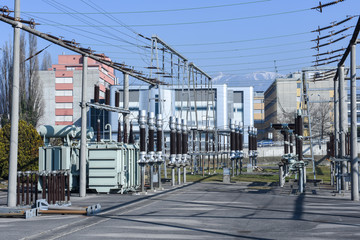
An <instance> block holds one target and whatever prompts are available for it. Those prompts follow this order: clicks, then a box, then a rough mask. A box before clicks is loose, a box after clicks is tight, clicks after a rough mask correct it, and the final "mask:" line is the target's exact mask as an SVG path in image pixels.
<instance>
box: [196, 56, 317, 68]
mask: <svg viewBox="0 0 360 240" xmlns="http://www.w3.org/2000/svg"><path fill="white" fill-rule="evenodd" d="M304 58H305V59H306V58H312V56H301V57H293V58H286V59H276V61H289V60H296V59H304ZM269 62H274V60H266V61H256V62H242V63H227V64H212V65H202V67H219V66H236V65H249V64H256V63H269Z"/></svg>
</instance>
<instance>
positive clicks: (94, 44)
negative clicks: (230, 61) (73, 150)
mask: <svg viewBox="0 0 360 240" xmlns="http://www.w3.org/2000/svg"><path fill="white" fill-rule="evenodd" d="M301 43H311V42H310V41H309V40H306V41H298V42H290V43H284V44H275V45H265V46H256V47H247V48H232V49H219V50H205V51H184V52H182V53H184V54H207V53H211V54H212V53H216V52H237V51H246V50H254V49H264V48H273V47H282V46H291V45H297V44H301ZM84 44H87V45H92V46H107V45H105V44H98V43H84ZM224 44H226V43H224ZM173 46H175V45H173ZM113 53H120V54H123V53H124V52H113Z"/></svg>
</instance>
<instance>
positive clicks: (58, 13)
mask: <svg viewBox="0 0 360 240" xmlns="http://www.w3.org/2000/svg"><path fill="white" fill-rule="evenodd" d="M270 1H271V0H257V1H248V2H240V3H231V4H222V5H213V6H202V7H190V8H177V9H159V10H143V11H123V12H106V14H109V15H119V14H142V13H163V12H180V11H193V10H203V9H212V8H223V7H233V6H240V5H246V4H253V3H262V2H270ZM25 13H32V14H55V15H60V14H63V13H62V12H25ZM70 14H74V15H76V14H87V15H99V14H101V13H99V12H80V13H79V12H71V13H70Z"/></svg>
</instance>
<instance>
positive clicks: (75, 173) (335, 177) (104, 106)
mask: <svg viewBox="0 0 360 240" xmlns="http://www.w3.org/2000/svg"><path fill="white" fill-rule="evenodd" d="M19 2H20V0H15V9H14V11H12V10H9V8H8V7H6V6H3V7H2V8H0V13H2V14H1V15H0V21H1V22H2V23H3V24H7V25H9V27H10V26H11V27H13V28H14V46H13V53H14V59H13V69H12V70H13V83H12V88H13V94H12V112H11V135H10V138H11V141H10V149H9V153H10V154H9V177H8V190H7V207H6V208H4V209H0V216H2V217H22V218H32V217H35V216H38V215H46V214H59V215H64V214H75V215H88V216H90V215H94V214H99V213H100V211H101V210H102V206H101V205H100V204H98V203H96V204H93V203H94V202H92V201H93V199H96V198H98V197H99V196H100V197H103V198H104V199H111V201H113V199H115V198H116V197H119V198H120V197H124V196H126V197H128V196H129V199H130V198H131V197H133V198H131V200H128V201H129V202H128V203H121V204H123V205H121V204H119V205H117V206H115V207H114V206H110V205H109V206H107V207H108V208H107V210H106V211H109V212H111V211H113V209H112V208H114V209H120V208H124V209H125V208H127V207H128V206H138V205H141V204H142V203H141V201H144V202H145V201H148V202H150V200H151V201H153V200H154V199H155V200H156V199H162V201H164V202H165V201H167V200H166V197H164V196H168V195H169V194H170V193H172V191H174V192H175V191H178V192H179V193H180V192H182V191H183V192H186V187H189V188H196V186H195V185H196V183H197V182H196V181H194V182H193V181H189V178H191V177H193V176H199V177H201V180H198V182H200V184H203V185H202V186H203V187H204V188H205V189H206V191H207V192H212V190H213V189H212V188H211V187H208V185H206V183H203V182H201V181H203V180H205V179H206V178H207V177H211V176H214V175H221V180H218V181H217V182H216V184H217V185H216V191H217V192H216V194H218V196H217V197H219V196H220V195H222V194H228V192H227V190H225V189H228V188H231V191H234V192H236V191H237V193H240V194H243V193H249V192H250V193H255V190H254V189H256V190H257V192H256V194H258V195H257V196H260V193H270V192H271V194H273V195H276V196H277V197H279V198H278V199H277V201H278V202H280V203H281V204H282V202H281V197H282V196H283V195H285V194H284V192H286V191H289V192H290V194H291V196H295V197H298V199H297V200H296V204H297V203H299V202H300V203H301V204H302V203H303V202H304V201H303V199H304V197H305V196H306V194H309V193H311V194H314V195H316V191H317V190H318V189H320V188H318V186H319V185H320V184H322V180H321V179H319V178H318V176H317V175H318V172H319V170H318V169H317V166H318V162H317V159H316V157H315V155H316V153H315V148H320V150H321V146H322V143H323V142H321V141H322V140H323V138H322V137H321V141H319V142H316V140H315V133H314V132H313V126H312V125H314V124H316V122H314V120H313V119H312V118H314V111H313V110H312V109H311V106H312V105H311V104H312V101H313V97H311V96H313V95H314V94H315V92H316V91H318V89H317V90H314V88H313V89H311V88H310V87H309V86H310V85H311V84H314V83H315V82H321V81H325V80H327V81H328V80H329V79H330V80H331V81H332V83H333V86H332V88H331V91H332V93H333V95H332V96H331V98H330V100H329V101H327V100H326V104H327V105H329V106H331V108H332V110H331V120H329V122H331V127H330V126H328V125H326V126H328V128H329V129H330V130H329V131H330V132H331V134H330V135H329V136H328V138H326V140H327V142H326V143H325V142H324V143H325V144H326V156H324V158H323V159H326V161H327V162H328V164H329V167H330V181H331V183H330V188H329V189H327V190H329V191H328V192H331V194H333V196H335V195H336V196H344V194H346V193H349V194H351V200H353V201H354V202H357V201H359V181H360V180H359V166H358V161H359V158H358V136H357V134H358V133H357V118H358V117H357V115H356V108H357V104H356V101H357V98H356V96H357V90H356V89H357V88H356V80H357V79H359V78H358V77H356V70H357V69H358V68H359V67H358V66H356V46H357V44H358V43H359V39H358V34H359V31H360V17H359V16H347V18H346V19H344V20H342V21H339V22H333V23H331V25H329V26H327V27H322V28H321V27H320V26H319V27H318V28H317V29H316V30H314V31H313V32H314V33H318V34H319V36H318V37H317V39H314V40H312V42H315V43H316V46H315V47H313V49H315V50H316V51H317V54H316V55H313V56H315V57H316V61H314V64H315V65H313V66H312V67H311V68H304V69H303V70H302V71H301V72H298V73H296V74H294V76H295V77H292V78H294V79H295V81H294V85H296V88H294V89H295V90H294V91H293V92H291V91H290V90H289V95H296V97H294V99H295V98H296V101H297V102H295V105H296V112H294V113H295V114H292V115H291V116H287V117H288V119H285V117H284V118H280V117H279V118H273V119H275V120H274V121H273V122H271V123H270V124H269V126H267V127H266V128H265V127H264V128H262V129H258V128H257V127H256V126H255V124H254V119H253V115H254V112H253V111H252V110H253V108H254V102H253V98H254V96H253V93H252V92H251V91H252V89H251V91H250V90H249V93H244V92H241V94H240V93H239V91H238V92H237V90H236V89H235V87H234V89H231V87H229V88H227V87H224V86H222V85H218V86H215V83H214V79H213V78H212V77H211V74H209V73H208V72H207V71H205V70H204V69H203V68H201V67H199V66H200V65H197V63H195V62H194V61H192V60H191V59H190V58H188V57H186V56H185V55H184V54H183V53H181V52H180V51H178V50H176V49H175V48H174V47H173V46H172V45H171V44H169V43H168V42H166V41H165V40H164V39H162V38H161V37H160V36H158V35H155V34H154V35H152V36H151V37H146V36H144V35H142V34H137V36H136V37H137V38H140V39H141V40H144V41H146V42H148V43H149V45H148V46H147V47H146V48H148V49H147V50H149V51H150V56H149V59H146V61H147V63H148V65H147V66H146V68H145V70H144V71H143V70H139V69H137V68H136V67H132V66H128V65H126V64H125V63H120V62H115V61H112V60H110V58H109V57H107V56H106V53H101V54H100V53H96V51H95V50H94V49H93V48H92V46H90V47H86V46H83V45H81V44H80V43H77V42H76V41H75V40H74V39H73V40H69V39H64V38H63V37H60V32H59V33H58V34H49V33H45V32H41V31H38V30H37V29H36V26H37V25H39V24H41V22H40V21H39V23H38V22H37V20H36V19H31V20H23V19H21V18H20V9H19V7H20V6H19V5H20V3H19ZM340 2H342V1H334V2H330V3H328V4H322V3H321V2H320V3H319V6H317V7H314V8H312V10H318V11H319V12H322V11H323V8H325V7H328V6H332V5H336V4H337V3H340ZM13 13H14V14H13ZM12 15H13V16H12ZM355 17H357V18H358V20H357V23H356V26H354V31H353V33H352V34H348V35H342V37H339V38H336V39H335V40H334V39H331V40H329V41H328V42H326V43H323V41H324V39H326V40H327V38H329V37H333V36H336V35H338V34H342V33H343V32H345V31H347V30H349V29H351V28H352V27H345V28H344V29H342V30H339V31H335V30H333V31H331V34H329V35H324V34H323V35H322V36H320V34H321V33H322V32H323V31H325V30H328V29H333V28H334V27H337V26H340V25H342V24H344V23H347V22H348V21H350V20H351V19H353V18H355ZM20 30H21V31H24V32H27V33H29V34H31V35H32V36H35V37H36V38H39V39H43V40H45V41H47V42H50V43H51V44H54V45H56V46H60V47H62V48H64V49H66V50H69V51H71V52H74V53H75V54H77V55H78V56H77V58H75V57H74V58H73V59H75V60H74V61H77V65H76V67H73V70H75V68H76V70H77V71H78V73H80V70H81V77H80V78H81V84H77V85H76V84H73V82H71V83H69V82H66V81H67V80H66V78H67V77H69V76H70V75H71V74H70V75H69V76H68V75H66V74H68V73H66V74H63V76H62V78H64V82H61V83H57V84H63V85H62V86H66V84H69V85H71V87H73V85H74V86H75V85H76V87H77V88H78V90H79V91H80V93H79V94H78V95H81V97H80V102H75V100H74V106H73V105H71V107H72V109H74V108H75V107H77V108H79V109H80V111H81V112H80V114H79V115H80V116H79V118H78V119H77V122H76V124H75V121H74V123H73V122H71V121H70V120H65V118H64V119H63V120H61V121H60V120H59V121H54V124H51V123H49V124H47V123H45V124H43V125H40V126H38V127H37V132H38V134H39V135H40V136H41V139H42V141H43V146H41V147H39V149H38V152H39V157H38V169H37V170H35V171H34V170H32V171H30V170H29V171H18V169H17V165H18V162H17V161H18V152H17V151H18V150H17V149H18V142H19V139H18V137H17V136H18V131H19V129H18V120H19V113H18V110H19V73H18V72H19V64H20V60H19V58H18V57H17V55H19V45H18V44H16V43H18V42H19V34H20ZM348 36H349V37H350V36H351V39H350V42H349V43H348V46H347V47H346V48H342V49H339V50H331V51H327V52H322V53H320V49H322V48H323V47H325V46H328V45H331V44H333V43H335V42H338V41H341V40H343V39H345V38H346V37H348ZM175 46H176V45H175ZM340 52H344V53H343V54H340ZM39 53H41V51H40V52H39ZM335 53H339V55H337V56H328V55H329V54H330V55H331V54H335ZM37 54H38V53H37ZM321 56H325V58H324V59H320V57H321ZM64 58H65V57H64ZM334 58H337V59H336V61H335V60H334ZM89 60H90V61H91V63H90V64H89V63H88V61H89ZM95 63H96V64H100V65H101V66H106V67H107V68H109V69H112V70H114V71H118V73H120V74H121V77H122V84H119V82H120V81H115V77H113V78H114V79H113V84H109V83H107V82H106V83H105V82H104V80H102V79H101V78H100V77H99V78H98V76H97V75H95V74H94V73H97V72H95V71H92V70H96V71H97V70H99V69H101V70H100V71H102V72H101V74H103V75H106V76H108V77H109V76H115V74H113V73H111V74H109V72H108V71H107V70H106V69H105V68H99V69H95V68H96V66H97V65H96V66H95ZM274 63H275V70H276V71H277V66H276V61H274ZM331 63H336V64H337V66H336V67H321V66H323V65H327V64H331ZM347 63H349V65H350V66H349V67H346V66H345V64H347ZM89 66H90V67H89ZM94 66H95V67H94ZM318 68H321V71H322V72H321V74H320V73H319V71H320V70H319V69H318ZM314 69H315V70H314ZM323 69H325V70H323ZM49 71H50V70H49ZM51 71H54V72H56V69H53V70H52V69H51ZM60 71H61V70H59V69H58V72H57V73H54V74H53V75H54V76H55V78H56V77H59V76H60ZM324 71H325V72H324ZM348 74H350V76H349V77H347V75H348ZM65 75H66V76H65ZM94 76H95V77H94ZM99 76H100V73H99ZM289 78H290V77H289ZM89 79H91V81H90V80H89ZM93 79H96V81H93ZM282 80H284V78H283V79H282ZM345 80H348V81H349V83H350V84H349V87H348V86H347V83H346V82H345ZM71 81H72V80H71ZM134 81H136V82H140V83H141V84H139V86H137V85H132V86H131V83H132V82H134ZM283 82H285V80H284V81H283ZM276 84H277V83H276V81H274V83H273V85H272V86H273V87H274V86H275V85H276ZM53 85H54V86H53V88H56V87H55V83H54V84H53ZM223 85H225V84H223ZM274 88H275V87H274ZM72 89H73V88H72ZM269 89H270V90H269V91H267V92H265V93H264V97H265V95H268V97H269V96H270V97H273V99H270V97H269V99H270V100H271V101H270V100H269V102H270V103H268V105H266V104H265V100H264V101H263V102H262V104H263V105H264V106H263V111H264V115H266V114H268V117H267V119H271V118H272V117H274V114H275V113H276V111H277V110H273V109H274V108H275V107H274V105H275V104H278V102H277V101H278V100H279V97H277V96H276V95H275V94H278V93H275V92H276V91H279V89H277V90H276V89H275V90H274V89H271V87H269ZM289 89H290V88H289ZM60 90H64V89H60ZM65 90H69V89H65ZM285 90H287V89H286V87H285ZM319 91H320V90H319ZM64 94H65V92H64ZM246 94H247V95H249V96H246V97H249V98H251V99H252V100H251V103H249V105H251V106H244V105H245V101H243V100H241V101H239V102H237V105H236V106H235V105H234V102H235V101H236V98H238V99H244V96H245V95H246ZM316 94H317V96H318V99H319V102H320V97H321V96H320V93H318V92H316ZM49 95H51V93H50V94H49ZM250 95H251V96H250ZM274 96H275V97H274ZM314 96H315V95H314ZM55 97H57V96H54V98H55ZM60 97H64V98H62V99H66V97H69V96H66V95H63V96H60ZM71 97H72V96H71ZM74 99H75V98H74ZM71 100H73V98H71ZM54 102H55V101H54ZM347 102H348V103H349V105H350V108H349V110H348V107H347V105H346V104H347ZM56 103H58V102H56ZM59 103H61V104H62V103H64V104H63V105H62V106H65V103H67V102H66V101H65V100H63V102H59ZM134 103H136V104H134ZM246 103H248V102H246ZM75 105H76V106H75ZM279 105H280V107H279V109H280V108H281V109H282V110H284V108H286V106H285V107H283V106H281V104H279ZM66 106H67V105H66ZM64 108H65V107H64ZM245 108H248V109H251V111H250V114H248V115H252V116H251V117H248V116H245V114H244V112H245V110H244V109H245ZM238 110H239V111H238ZM69 111H72V110H69ZM271 111H272V112H271ZM318 111H319V110H318ZM261 114H263V112H261ZM74 116H75V114H74ZM264 118H265V117H264ZM348 119H349V122H350V123H348ZM315 121H318V119H317V120H315ZM67 123H69V124H67ZM70 123H71V124H70ZM270 133H271V134H270ZM272 134H274V135H276V138H277V140H278V141H277V142H276V144H277V145H276V146H275V141H273V137H272ZM265 135H266V136H271V137H265ZM317 137H318V136H317ZM324 139H325V138H324ZM266 141H269V142H268V143H269V146H266V148H267V149H270V150H272V154H273V158H274V159H275V160H274V161H276V163H275V164H274V166H270V167H268V166H266V167H268V169H271V170H273V172H270V173H269V172H266V171H265V172H262V171H263V170H264V169H263V168H262V167H264V166H263V163H262V160H263V159H264V157H265V153H264V152H265V150H264V149H265V147H264V148H263V146H261V144H265V142H266ZM59 143H60V144H59ZM270 144H271V146H270ZM273 144H274V145H273ZM320 150H319V151H320ZM324 151H325V150H323V152H324ZM275 152H276V154H277V155H276V156H275V154H274V153H275ZM264 168H265V167H264ZM255 175H256V176H257V175H258V176H266V177H268V176H273V175H274V176H275V177H276V178H277V181H276V182H272V183H271V184H269V183H264V182H260V181H259V182H256V181H254V182H251V183H248V182H247V181H251V180H248V179H246V180H245V181H239V179H241V177H244V176H255ZM234 179H236V181H235V180H234ZM249 179H250V178H249ZM190 182H191V183H190ZM245 184H248V185H246V187H244V186H245ZM240 185H241V188H240V187H239V188H238V189H237V188H235V187H234V186H240ZM275 185H276V186H275ZM194 186H195V187H194ZM245 188H246V190H244V189H245ZM290 188H291V189H290ZM184 189H185V190H184ZM289 189H290V190H289ZM314 189H316V190H314ZM321 190H322V189H321ZM196 191H198V192H200V190H198V189H196ZM214 191H215V190H214ZM198 192H197V193H198ZM225 192H227V193H225ZM229 192H230V190H229ZM156 194H158V195H156ZM167 194H168V195H167ZM290 194H288V195H290ZM341 194H343V195H341ZM74 196H76V198H78V199H79V200H77V201H78V202H77V203H79V202H80V203H81V201H84V202H85V203H86V204H87V206H86V207H74V206H72V199H73V198H74ZM89 196H91V197H89ZM153 196H155V197H153ZM162 197H164V198H162ZM92 198H93V199H92ZM198 198H199V199H201V201H202V202H206V201H205V200H206V199H202V197H201V196H199V197H198ZM254 198H255V197H254ZM89 199H90V200H89ZM139 199H140V200H139ZM144 199H145V200H144ZM164 199H165V200H164ZM299 199H300V200H299ZM109 201H110V200H109ZM115 201H116V200H115ZM169 201H170V200H169ZM194 201H197V202H196V204H202V202H201V201H199V200H198V199H197V200H194ZM222 201H223V204H222V205H221V204H220V205H221V207H224V206H225V205H228V206H229V207H231V208H232V207H234V208H236V209H235V210H236V211H241V210H243V209H241V207H238V206H237V205H236V204H237V203H236V204H235V203H234V202H227V199H225V200H224V199H222ZM154 202H155V201H154ZM183 202H186V200H184V199H183V200H181V201H179V202H176V204H183ZM274 202H276V201H274ZM88 203H91V204H88ZM106 204H108V203H107V202H106ZM137 204H138V205H137ZM150 204H152V203H148V205H150ZM247 204H249V206H250V205H251V200H249V203H247ZM234 205H236V206H234ZM284 205H285V204H284ZM196 207H197V206H196V205H195V207H194V208H196ZM280 207H282V206H280ZM280 207H278V208H280ZM129 208H130V207H129ZM238 208H239V209H240V210H239V209H238ZM109 209H110V210H109ZM199 209H201V207H199ZM204 209H205V210H204V212H206V213H208V212H211V211H210V210H209V211H208V209H206V208H204ZM254 209H256V210H255V211H260V210H258V209H261V211H262V210H263V209H266V205H265V204H264V207H262V208H260V207H257V208H255V207H254ZM185 210H186V211H187V210H188V209H185ZM235 210H234V212H236V211H235ZM302 210H303V209H300V210H299V209H298V208H295V210H294V211H302ZM274 211H275V210H274ZM276 211H278V210H276ZM279 211H280V210H279ZM124 212H126V211H124ZM152 213H154V214H155V213H156V211H154V212H152ZM152 213H151V214H152ZM151 214H150V215H151ZM201 214H202V213H201ZM284 214H286V213H284ZM244 215H246V214H244ZM295 215H296V214H294V217H293V219H292V220H299V219H298V218H297V215H296V216H295ZM246 216H248V215H246ZM249 216H251V213H249ZM300 217H301V214H300ZM154 218H155V217H154ZM279 219H280V218H279ZM104 221H105V220H104ZM106 221H108V220H106ZM109 221H110V220H109ZM133 221H134V222H135V221H137V220H133ZM174 221H175V220H174ZM319 221H320V220H319ZM91 224H92V223H89V225H91ZM166 227H167V226H166ZM209 228H210V227H209ZM244 232H246V231H244ZM229 236H230V235H229ZM234 236H235V235H234ZM234 236H232V235H231V237H234ZM236 236H237V235H236Z"/></svg>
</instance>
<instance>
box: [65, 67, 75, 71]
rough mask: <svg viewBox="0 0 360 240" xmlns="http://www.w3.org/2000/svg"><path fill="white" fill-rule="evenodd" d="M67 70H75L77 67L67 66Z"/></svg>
mask: <svg viewBox="0 0 360 240" xmlns="http://www.w3.org/2000/svg"><path fill="white" fill-rule="evenodd" d="M66 71H75V67H66Z"/></svg>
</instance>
